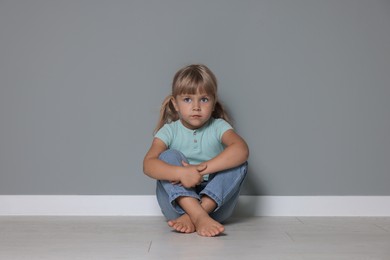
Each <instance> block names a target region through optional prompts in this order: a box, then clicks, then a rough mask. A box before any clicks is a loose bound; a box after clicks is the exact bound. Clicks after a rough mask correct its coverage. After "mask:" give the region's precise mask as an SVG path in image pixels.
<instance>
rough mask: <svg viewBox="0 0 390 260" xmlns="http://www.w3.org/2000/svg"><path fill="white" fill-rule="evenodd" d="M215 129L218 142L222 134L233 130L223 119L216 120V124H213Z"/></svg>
mask: <svg viewBox="0 0 390 260" xmlns="http://www.w3.org/2000/svg"><path fill="white" fill-rule="evenodd" d="M215 128H216V130H217V131H216V132H217V137H218V140H222V136H223V134H224V133H225V132H226V131H227V130H230V129H233V127H232V126H231V125H230V124H229V123H228V122H226V121H225V120H223V119H217V120H216V122H215Z"/></svg>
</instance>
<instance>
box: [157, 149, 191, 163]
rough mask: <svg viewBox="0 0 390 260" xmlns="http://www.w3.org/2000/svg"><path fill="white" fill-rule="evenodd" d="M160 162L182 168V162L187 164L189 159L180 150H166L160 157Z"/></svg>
mask: <svg viewBox="0 0 390 260" xmlns="http://www.w3.org/2000/svg"><path fill="white" fill-rule="evenodd" d="M158 158H159V159H160V160H162V161H164V162H166V163H168V164H171V165H177V166H182V165H183V164H182V161H184V162H187V163H188V160H187V158H186V157H185V156H184V154H183V153H182V152H180V151H178V150H175V149H168V150H165V151H164V152H162V153H161V154H160V156H159V157H158Z"/></svg>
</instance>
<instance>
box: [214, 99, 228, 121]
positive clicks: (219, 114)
mask: <svg viewBox="0 0 390 260" xmlns="http://www.w3.org/2000/svg"><path fill="white" fill-rule="evenodd" d="M212 117H214V118H222V119H223V120H225V121H226V122H228V123H229V124H230V125H233V122H232V120H231V119H230V116H229V114H228V113H227V112H226V110H225V108H224V107H223V105H222V103H221V102H219V101H217V102H216V103H215V106H214V111H213V114H212Z"/></svg>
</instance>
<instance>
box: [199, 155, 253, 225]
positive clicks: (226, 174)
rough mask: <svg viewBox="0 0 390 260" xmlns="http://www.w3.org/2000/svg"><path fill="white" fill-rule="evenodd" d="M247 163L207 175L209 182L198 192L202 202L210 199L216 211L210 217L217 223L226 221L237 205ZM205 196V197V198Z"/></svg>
mask: <svg viewBox="0 0 390 260" xmlns="http://www.w3.org/2000/svg"><path fill="white" fill-rule="evenodd" d="M247 169H248V163H247V162H245V163H244V164H242V165H240V166H238V167H236V168H232V169H228V170H225V171H221V172H219V173H216V174H210V175H209V181H208V183H207V184H206V186H205V188H204V189H203V190H202V191H201V192H200V195H201V196H203V198H202V200H205V199H206V200H207V199H209V198H210V199H212V200H213V201H214V202H215V204H216V209H215V210H214V212H212V213H211V214H210V216H211V217H212V218H213V219H215V220H217V221H218V222H223V221H225V220H226V219H228V218H229V217H230V216H231V215H232V213H233V210H234V207H235V206H236V204H237V201H238V197H239V194H240V189H241V185H242V183H243V181H244V179H245V176H246V174H247ZM205 196H206V197H205Z"/></svg>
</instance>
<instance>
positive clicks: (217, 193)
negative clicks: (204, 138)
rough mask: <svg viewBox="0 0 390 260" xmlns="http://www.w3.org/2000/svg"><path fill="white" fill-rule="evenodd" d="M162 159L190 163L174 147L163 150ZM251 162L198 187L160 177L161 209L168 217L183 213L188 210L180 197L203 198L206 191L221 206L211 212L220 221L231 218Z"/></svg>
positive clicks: (170, 161)
mask: <svg viewBox="0 0 390 260" xmlns="http://www.w3.org/2000/svg"><path fill="white" fill-rule="evenodd" d="M159 159H160V160H162V161H164V162H166V163H168V164H171V165H176V166H182V161H185V162H187V163H188V161H187V158H185V156H184V155H183V154H182V153H181V152H179V151H177V150H173V149H169V150H166V151H164V152H163V153H161V154H160V157H159ZM247 169H248V163H247V162H245V163H243V164H242V165H240V166H238V167H235V168H232V169H228V170H224V171H221V172H217V173H214V174H210V175H209V179H208V181H203V182H202V183H201V184H200V185H198V186H196V187H195V188H185V187H183V186H180V185H177V184H172V183H171V182H169V181H161V180H158V181H157V188H156V195H157V201H158V203H159V205H160V208H161V211H162V213H163V214H164V216H165V217H166V218H167V219H168V220H172V219H176V218H178V217H180V216H181V215H183V214H184V213H185V212H184V210H183V209H182V208H181V207H180V206H179V205H178V204H177V203H176V199H177V198H178V197H183V196H184V197H193V198H196V199H197V200H199V201H200V200H201V197H202V196H203V195H206V196H208V197H210V198H211V199H213V200H214V201H215V202H216V203H217V208H216V209H215V210H214V212H212V213H211V214H210V216H211V217H212V218H213V219H215V220H216V221H218V222H223V221H225V220H226V219H227V218H229V217H230V216H231V215H232V213H233V210H234V207H235V206H236V204H237V201H238V196H239V193H240V188H241V185H242V183H243V181H244V179H245V176H246V174H247Z"/></svg>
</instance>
